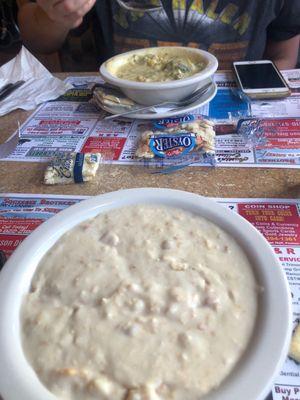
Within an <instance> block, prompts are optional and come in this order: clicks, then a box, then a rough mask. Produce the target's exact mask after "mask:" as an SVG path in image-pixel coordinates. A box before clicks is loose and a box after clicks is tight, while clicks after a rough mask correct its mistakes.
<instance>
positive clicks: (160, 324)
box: [21, 205, 257, 400]
mask: <svg viewBox="0 0 300 400" xmlns="http://www.w3.org/2000/svg"><path fill="white" fill-rule="evenodd" d="M256 291H257V290H256V282H255V278H254V275H253V272H252V268H251V265H250V264H249V261H248V259H247V257H246V255H245V253H244V252H243V250H242V249H241V247H240V246H239V245H238V244H237V242H236V241H235V240H234V239H233V238H232V237H231V236H230V235H228V234H227V233H226V232H224V231H223V230H222V229H220V228H219V227H218V226H216V225H214V224H213V223H211V222H209V221H208V220H206V219H204V218H202V217H199V216H196V215H193V214H190V213H189V212H187V211H183V210H181V209H177V208H170V207H168V208H167V207H164V206H158V205H137V206H130V207H125V208H122V209H118V210H113V211H110V212H108V213H104V214H100V215H98V216H97V217H95V218H93V219H91V220H87V221H85V222H83V223H81V224H80V225H78V226H76V227H75V228H73V229H72V230H70V231H69V232H68V233H66V234H65V235H64V236H62V237H61V238H60V240H59V241H58V242H57V243H56V244H55V245H54V246H53V247H52V249H51V250H50V251H49V252H48V253H47V254H46V255H45V256H44V258H43V259H42V260H41V262H40V265H39V266H38V269H37V271H36V273H35V275H34V277H33V280H32V284H31V288H30V291H29V293H28V295H27V296H26V298H25V299H24V303H23V306H22V310H21V323H22V340H23V347H24V351H25V355H26V357H27V359H28V361H29V363H30V364H31V365H32V367H33V368H34V370H35V372H36V374H37V376H38V377H39V379H40V380H41V382H42V383H43V384H44V385H45V386H46V387H47V388H48V389H49V390H50V391H51V392H53V393H54V394H55V395H56V396H57V398H58V399H68V400H92V399H93V400H94V399H95V400H96V399H97V400H99V399H100V400H198V399H199V398H201V397H202V396H203V395H204V394H206V393H208V392H209V391H210V390H212V389H213V388H216V387H217V386H218V385H219V384H220V383H221V382H222V381H223V380H224V378H225V377H226V376H227V375H228V374H229V373H230V372H231V371H232V369H233V368H234V366H235V365H236V363H237V362H238V360H239V359H240V357H241V355H242V354H243V352H244V350H245V348H246V346H247V344H248V342H249V339H250V337H251V334H252V331H253V327H254V324H255V319H256V307H257V293H256Z"/></svg>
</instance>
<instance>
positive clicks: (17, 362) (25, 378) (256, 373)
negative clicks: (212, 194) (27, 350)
mask: <svg viewBox="0 0 300 400" xmlns="http://www.w3.org/2000/svg"><path fill="white" fill-rule="evenodd" d="M132 204H161V205H167V206H171V207H179V208H182V209H185V210H188V211H191V212H194V213H196V214H199V215H203V216H204V217H206V218H207V219H209V220H211V221H212V222H215V223H216V224H218V225H219V226H220V227H221V228H223V229H225V230H226V231H227V232H228V233H229V234H231V235H233V236H234V237H235V238H236V240H237V241H238V242H239V243H240V245H241V246H242V247H243V249H244V250H245V252H246V254H247V255H248V257H249V258H250V261H251V262H252V265H253V268H254V272H255V274H256V277H257V279H258V282H259V283H260V284H262V285H263V286H264V289H265V290H264V293H263V295H261V296H260V297H259V310H258V311H259V312H258V317H257V321H256V326H255V330H254V335H253V337H252V340H251V341H250V343H249V346H248V349H247V350H246V353H245V354H244V356H243V357H242V359H241V360H240V362H239V363H238V365H237V367H236V368H235V369H234V371H233V372H232V373H231V374H230V375H229V377H228V378H227V379H226V380H225V381H224V382H223V383H222V384H221V385H220V387H219V388H218V389H216V390H214V391H212V392H211V393H209V394H208V395H207V396H205V398H203V400H204V399H205V400H220V399H222V400H237V399H243V400H263V399H264V398H265V397H266V396H267V394H268V393H269V391H270V388H271V385H272V383H273V380H274V378H275V376H276V375H277V373H278V372H279V368H280V367H281V364H282V363H283V361H284V359H285V357H286V354H287V350H288V346H289V342H290V333H291V304H290V296H289V288H288V284H287V280H286V277H285V274H284V272H283V271H282V268H281V267H280V265H279V264H278V262H277V260H276V258H275V255H274V253H273V250H272V248H271V247H270V245H269V244H268V243H267V242H266V240H265V239H264V238H263V236H262V235H261V234H260V233H259V232H258V231H257V230H256V229H255V228H254V227H253V226H252V225H251V224H250V223H248V222H247V221H246V220H244V219H243V218H242V217H240V216H239V215H238V214H236V213H235V212H233V211H230V210H227V209H226V208H225V207H223V206H222V205H220V204H217V203H215V202H214V201H213V200H209V199H206V198H203V197H201V196H198V195H196V194H192V193H187V192H182V191H177V190H170V189H129V190H124V191H117V192H112V193H107V194H104V195H100V196H97V197H92V198H90V199H88V200H85V201H82V202H80V203H78V204H76V205H74V206H71V207H69V208H68V209H66V210H64V211H62V212H60V213H59V214H57V215H56V216H54V217H52V218H51V219H50V220H48V221H47V222H45V223H43V224H42V225H41V226H40V227H39V228H37V229H36V230H35V231H34V232H33V233H32V234H31V235H30V236H29V237H28V238H27V239H26V240H25V241H24V242H23V243H22V244H21V245H20V246H19V247H18V248H17V250H16V251H15V252H14V253H13V255H12V256H11V257H10V259H9V260H8V262H7V263H6V264H5V266H4V268H3V270H2V272H1V273H0V354H1V363H0V393H1V394H2V396H3V398H4V400H20V399H22V400H41V399H43V400H55V399H56V400H57V398H56V397H55V396H54V395H53V394H51V393H50V392H49V391H48V390H47V389H46V388H45V387H44V386H43V385H42V384H41V383H40V381H39V380H38V378H37V376H36V375H35V373H34V371H33V370H32V368H31V367H30V366H29V364H28V363H27V361H26V359H25V357H24V353H23V350H22V344H21V339H20V321H19V312H20V306H21V303H22V299H23V295H24V294H26V293H27V292H28V289H29V286H30V282H31V279H32V276H33V274H34V272H35V269H36V267H37V265H38V263H39V261H40V259H41V258H42V256H43V255H44V254H45V253H46V252H47V251H48V249H49V248H51V247H52V245H53V244H54V243H55V242H56V241H57V240H58V239H59V237H60V236H61V235H62V234H63V233H65V232H66V231H67V230H69V229H71V228H72V227H73V226H75V225H77V224H78V223H80V222H82V221H84V220H86V219H87V218H92V217H94V216H95V215H97V214H99V213H100V212H105V211H108V210H111V209H114V208H119V207H122V206H127V205H132ZM216 373H217V371H216Z"/></svg>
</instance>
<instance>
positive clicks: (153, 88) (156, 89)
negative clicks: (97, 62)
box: [100, 47, 218, 105]
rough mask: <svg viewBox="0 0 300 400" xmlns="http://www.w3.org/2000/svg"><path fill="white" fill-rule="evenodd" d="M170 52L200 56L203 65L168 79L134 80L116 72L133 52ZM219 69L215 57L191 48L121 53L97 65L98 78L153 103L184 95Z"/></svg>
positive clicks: (197, 87)
mask: <svg viewBox="0 0 300 400" xmlns="http://www.w3.org/2000/svg"><path fill="white" fill-rule="evenodd" d="M166 51H167V52H169V53H170V54H171V53H172V54H176V55H177V56H178V55H180V54H182V56H184V55H189V56H190V57H193V58H199V59H200V58H201V59H203V60H204V61H205V63H206V67H205V68H204V69H203V70H202V71H200V72H198V73H197V74H194V75H192V76H190V77H188V78H184V79H178V80H174V81H170V82H135V81H129V80H126V79H120V78H118V77H117V76H116V75H115V72H116V71H117V69H118V68H119V67H120V66H121V65H123V64H124V63H125V62H126V60H127V59H128V57H130V56H131V55H132V54H146V53H147V54H149V53H154V54H155V53H156V54H157V53H160V52H166ZM217 68H218V60H217V59H216V57H215V56H214V55H212V54H210V53H208V52H207V51H204V50H200V49H193V48H190V47H151V48H148V49H139V50H133V51H129V52H127V53H122V54H119V55H117V56H114V57H112V58H110V59H109V60H107V61H105V62H104V63H103V64H102V65H101V67H100V75H101V77H102V78H103V79H104V80H105V81H106V82H108V83H110V84H111V85H113V86H116V87H118V88H119V89H120V90H121V91H122V92H123V93H124V94H125V95H126V96H127V97H129V98H130V99H132V100H134V101H136V102H137V103H139V104H145V105H153V104H158V103H160V102H163V101H173V100H174V101H177V100H181V99H183V98H185V97H186V96H188V95H189V94H191V93H193V92H194V91H195V90H197V89H199V88H201V87H202V86H204V85H205V84H206V83H207V78H210V77H212V76H213V74H214V73H215V72H216V70H217Z"/></svg>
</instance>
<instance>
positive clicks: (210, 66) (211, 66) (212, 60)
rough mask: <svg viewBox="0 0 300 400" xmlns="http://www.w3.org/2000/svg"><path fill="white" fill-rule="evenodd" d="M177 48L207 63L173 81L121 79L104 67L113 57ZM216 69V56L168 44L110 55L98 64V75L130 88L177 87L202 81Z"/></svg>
mask: <svg viewBox="0 0 300 400" xmlns="http://www.w3.org/2000/svg"><path fill="white" fill-rule="evenodd" d="M170 48H171V49H178V51H185V52H190V53H196V54H199V55H200V56H202V57H203V58H204V59H205V60H206V61H207V65H206V67H205V68H204V69H203V70H202V71H200V72H198V73H196V74H194V75H192V76H189V77H187V78H183V79H176V80H173V81H168V82H136V81H129V80H127V79H121V78H118V77H117V76H115V75H113V74H111V73H110V72H109V71H108V69H107V68H106V65H107V63H109V62H112V61H113V60H114V59H117V58H120V57H127V56H129V55H130V54H136V53H139V52H140V53H143V52H145V51H146V50H156V49H170ZM217 69H218V60H217V59H216V57H215V56H214V55H213V54H211V53H209V52H207V51H205V50H201V49H194V48H193V47H180V46H178V47H176V46H174V47H168V46H163V47H151V48H149V49H138V50H131V51H128V52H126V53H122V54H118V55H116V56H114V57H111V58H110V59H109V60H107V61H105V62H104V63H103V64H102V65H101V66H100V75H101V76H102V78H103V79H104V80H105V81H107V82H109V83H111V84H112V85H115V86H118V87H126V88H130V89H157V88H159V89H170V88H175V87H176V88H178V87H182V86H186V85H188V84H192V83H193V82H195V81H202V80H204V79H206V78H208V77H210V76H211V75H213V74H214V73H215V72H216V70H217Z"/></svg>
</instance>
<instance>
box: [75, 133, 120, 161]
mask: <svg viewBox="0 0 300 400" xmlns="http://www.w3.org/2000/svg"><path fill="white" fill-rule="evenodd" d="M125 142H126V138H123V137H93V136H92V137H89V138H88V139H87V141H86V142H85V144H84V145H83V147H82V149H81V152H82V153H101V154H102V157H103V158H104V159H105V160H118V159H119V157H120V154H121V152H122V150H123V147H124V145H125Z"/></svg>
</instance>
